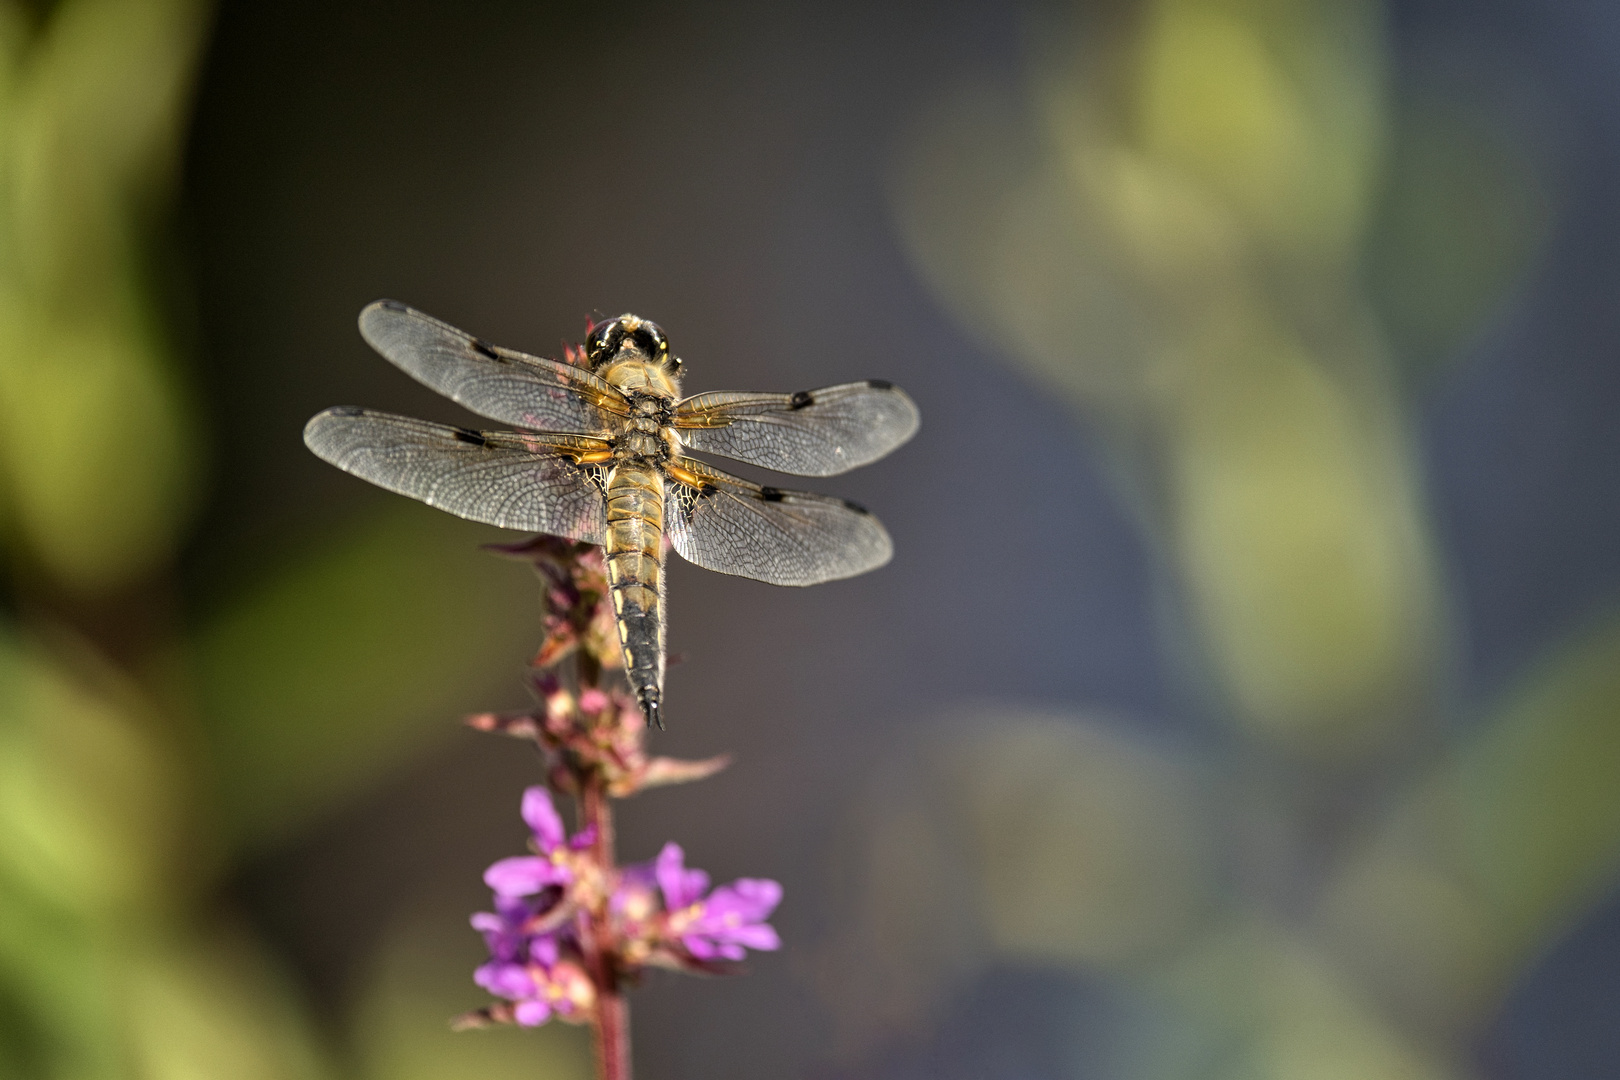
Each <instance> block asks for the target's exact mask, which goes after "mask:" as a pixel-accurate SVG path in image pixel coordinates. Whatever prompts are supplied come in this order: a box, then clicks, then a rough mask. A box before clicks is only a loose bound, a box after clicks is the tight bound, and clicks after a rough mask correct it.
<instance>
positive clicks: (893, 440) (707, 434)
mask: <svg viewBox="0 0 1620 1080" xmlns="http://www.w3.org/2000/svg"><path fill="white" fill-rule="evenodd" d="M674 426H675V432H676V434H677V435H678V436H679V437H680V440H681V442H682V443H683V444H685V445H686V446H689V447H691V448H692V449H693V450H700V451H705V452H707V453H711V454H720V455H723V456H724V457H728V458H735V459H736V460H737V461H746V462H747V463H748V464H750V465H762V466H764V467H765V468H767V469H775V470H776V471H777V472H785V473H793V474H794V475H795V476H835V475H837V474H838V473H841V472H845V471H847V470H849V469H853V468H856V467H857V466H860V465H865V464H867V463H868V462H872V461H876V460H877V459H878V458H880V457H882V456H883V455H884V454H887V453H888V452H889V451H890V450H893V449H894V448H895V447H897V446H899V445H900V444H901V443H903V442H905V441H906V440H907V439H909V438H911V437H912V436H913V435H915V434H916V433H917V406H916V405H914V404H912V401H911V399H910V398H909V397H907V396H906V392H905V391H904V390H901V389H900V388H899V387H897V386H894V385H893V384H891V383H886V382H883V381H882V380H879V379H870V380H868V381H866V382H858V383H845V384H844V385H842V386H829V387H826V388H824V389H821V390H801V391H799V392H798V393H797V394H728V393H717V394H698V395H696V396H695V397H689V398H687V399H686V400H685V401H683V402H681V403H680V404H679V405H677V406H676V407H675V421H674Z"/></svg>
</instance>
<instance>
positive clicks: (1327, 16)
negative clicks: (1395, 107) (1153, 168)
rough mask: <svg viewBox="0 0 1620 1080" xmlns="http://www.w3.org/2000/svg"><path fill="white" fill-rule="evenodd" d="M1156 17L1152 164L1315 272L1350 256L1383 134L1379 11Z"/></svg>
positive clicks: (1148, 59)
mask: <svg viewBox="0 0 1620 1080" xmlns="http://www.w3.org/2000/svg"><path fill="white" fill-rule="evenodd" d="M1148 7H1149V13H1148V15H1147V16H1146V19H1145V20H1144V29H1143V33H1142V40H1141V43H1140V48H1141V50H1142V53H1141V59H1140V62H1139V64H1138V66H1137V68H1136V78H1137V82H1136V85H1135V86H1134V87H1133V89H1134V91H1135V92H1134V94H1133V95H1132V102H1133V109H1134V113H1135V116H1134V120H1135V132H1134V134H1135V136H1136V139H1137V140H1138V141H1139V145H1140V146H1141V148H1142V149H1143V150H1144V151H1145V153H1146V154H1147V156H1148V157H1150V158H1152V159H1155V160H1157V161H1159V162H1161V163H1163V164H1165V165H1168V166H1170V167H1172V168H1174V169H1177V170H1179V171H1181V172H1183V173H1184V174H1186V175H1187V176H1188V177H1189V178H1190V179H1193V180H1194V181H1195V182H1196V183H1198V184H1200V185H1203V186H1206V187H1207V188H1209V189H1210V190H1211V191H1212V192H1213V193H1214V194H1215V195H1216V196H1217V197H1218V198H1219V199H1220V200H1221V201H1222V202H1223V203H1225V204H1227V205H1228V206H1230V207H1233V208H1234V209H1236V210H1237V212H1238V214H1239V215H1240V217H1241V219H1242V220H1243V222H1244V223H1245V225H1246V227H1248V228H1249V229H1251V230H1253V231H1254V232H1255V233H1256V234H1257V239H1258V241H1259V243H1260V244H1261V245H1268V244H1269V245H1275V246H1277V247H1279V248H1280V249H1282V250H1283V251H1286V252H1287V253H1289V254H1290V255H1303V256H1305V257H1306V258H1307V259H1309V260H1310V261H1312V262H1321V261H1338V260H1341V259H1343V258H1345V257H1346V256H1348V255H1350V254H1351V253H1352V251H1353V248H1354V245H1355V243H1356V241H1357V240H1358V238H1359V234H1360V228H1361V223H1362V218H1363V215H1364V212H1365V207H1366V204H1367V202H1368V190H1369V177H1370V174H1371V172H1372V170H1373V168H1374V167H1375V166H1376V164H1377V161H1378V150H1379V136H1380V134H1381V133H1380V127H1381V123H1382V110H1381V105H1382V78H1381V76H1382V74H1383V38H1382V26H1381V25H1380V17H1379V14H1378V11H1377V8H1376V7H1375V6H1373V5H1371V4H1360V3H1345V2H1339V0H1325V2H1296V3H1289V4H1278V5H1270V6H1269V7H1268V6H1259V7H1257V6H1256V5H1254V4H1250V3H1246V2H1242V0H1238V2H1223V0H1214V2H1212V0H1160V2H1158V3H1153V4H1150V5H1148Z"/></svg>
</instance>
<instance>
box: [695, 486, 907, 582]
mask: <svg viewBox="0 0 1620 1080" xmlns="http://www.w3.org/2000/svg"><path fill="white" fill-rule="evenodd" d="M679 469H680V471H681V472H684V473H687V474H688V475H691V476H695V477H696V478H698V479H699V480H700V481H701V484H700V485H692V484H688V483H684V482H682V481H681V480H678V479H674V478H673V477H672V478H671V480H670V482H669V487H668V495H667V496H666V505H665V508H664V529H665V532H666V535H668V536H669V540H670V543H671V544H672V545H674V547H675V550H676V551H678V552H680V554H681V557H682V558H684V559H686V560H687V561H688V562H692V563H696V564H697V565H698V566H701V567H703V568H705V569H708V570H718V571H719V572H720V573H722V574H737V575H740V576H742V577H749V578H754V579H755V580H757V581H767V582H770V583H771V584H772V585H815V584H818V583H820V582H823V581H836V580H837V579H839V578H846V577H854V576H855V575H856V574H864V573H866V571H868V570H875V569H877V568H878V567H880V566H882V565H883V564H884V563H886V562H888V561H889V557H890V556H891V555H893V554H894V545H893V543H892V542H891V541H890V540H889V534H888V533H887V532H886V531H885V530H884V528H883V526H882V524H881V523H879V521H878V519H877V518H875V517H873V516H872V515H871V514H869V513H867V512H866V511H865V510H864V509H862V508H861V507H859V506H857V505H856V504H854V503H852V502H846V501H844V500H843V499H834V498H829V497H828V496H826V495H812V494H810V493H809V492H803V491H782V490H780V489H778V488H772V487H760V486H759V485H758V484H750V483H748V482H747V481H746V480H740V479H738V478H737V477H735V476H728V475H727V474H725V473H723V472H720V471H719V470H718V469H711V468H708V467H706V466H703V465H700V464H699V463H698V462H696V461H693V460H692V459H690V458H682V459H681V460H680V464H679Z"/></svg>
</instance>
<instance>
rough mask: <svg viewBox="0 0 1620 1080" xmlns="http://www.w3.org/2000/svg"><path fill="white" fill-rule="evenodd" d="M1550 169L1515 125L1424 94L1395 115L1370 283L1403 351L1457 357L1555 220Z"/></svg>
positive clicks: (1421, 363) (1429, 360) (1369, 262)
mask: <svg viewBox="0 0 1620 1080" xmlns="http://www.w3.org/2000/svg"><path fill="white" fill-rule="evenodd" d="M1551 216H1552V209H1551V207H1550V205H1549V199H1548V195H1547V192H1546V190H1545V187H1544V184H1543V178H1542V177H1541V176H1540V175H1539V174H1538V171H1537V169H1536V164H1535V161H1534V159H1533V157H1532V156H1531V155H1530V154H1529V153H1528V152H1527V151H1526V148H1525V147H1524V146H1522V145H1517V144H1515V142H1514V140H1513V137H1512V132H1510V131H1506V130H1504V129H1502V128H1501V127H1500V126H1490V125H1487V124H1486V123H1485V122H1484V120H1483V119H1482V118H1480V117H1476V116H1471V115H1469V114H1468V113H1467V112H1466V111H1465V109H1464V108H1463V107H1462V106H1461V105H1460V104H1457V103H1452V102H1444V101H1439V100H1429V99H1425V98H1423V97H1419V98H1418V99H1417V100H1416V101H1413V102H1411V103H1409V104H1408V105H1407V106H1406V107H1405V108H1404V109H1402V110H1401V111H1400V112H1399V113H1398V114H1397V122H1396V124H1395V125H1394V139H1393V145H1392V147H1391V154H1390V170H1389V176H1388V179H1387V181H1386V184H1385V189H1384V193H1383V198H1382V200H1381V204H1380V207H1379V213H1378V216H1377V218H1376V219H1375V222H1374V226H1375V228H1374V231H1373V234H1372V236H1371V239H1370V243H1369V245H1368V252H1367V259H1366V271H1365V277H1366V280H1367V290H1368V293H1369V295H1370V296H1371V297H1372V299H1373V301H1374V302H1375V303H1376V304H1377V305H1378V311H1379V314H1380V316H1382V318H1383V321H1384V325H1385V327H1386V328H1387V330H1388V332H1389V335H1390V338H1391V340H1392V343H1393V345H1394V350H1395V353H1396V355H1397V356H1398V357H1399V358H1400V359H1401V360H1402V361H1403V362H1404V363H1407V364H1409V365H1412V366H1414V367H1416V368H1418V369H1419V370H1424V369H1428V368H1432V367H1433V366H1435V365H1437V364H1440V363H1443V362H1444V361H1446V360H1448V359H1450V358H1451V357H1452V356H1454V355H1456V354H1457V352H1458V351H1459V349H1460V348H1461V347H1462V346H1463V345H1465V344H1466V343H1467V340H1468V337H1469V335H1471V334H1473V333H1475V332H1476V331H1477V330H1478V329H1479V327H1480V326H1481V325H1482V323H1483V322H1484V321H1485V320H1486V319H1488V318H1489V317H1490V314H1491V311H1492V309H1493V305H1495V304H1496V303H1497V302H1498V301H1500V299H1501V298H1502V294H1503V293H1504V292H1505V290H1506V289H1507V288H1508V287H1509V286H1511V285H1512V283H1513V282H1514V281H1515V280H1516V279H1517V278H1518V277H1519V276H1520V275H1521V274H1522V273H1523V271H1524V269H1525V267H1526V265H1527V264H1528V263H1529V262H1530V260H1531V258H1532V256H1533V255H1534V253H1535V251H1536V249H1537V248H1538V247H1539V245H1540V242H1541V240H1542V238H1543V237H1544V236H1545V235H1546V232H1547V229H1548V227H1549V225H1550V219H1551Z"/></svg>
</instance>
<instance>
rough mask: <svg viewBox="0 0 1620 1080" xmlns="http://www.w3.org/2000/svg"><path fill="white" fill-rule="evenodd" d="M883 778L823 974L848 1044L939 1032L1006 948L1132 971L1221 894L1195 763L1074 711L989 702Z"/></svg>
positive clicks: (877, 782) (865, 821)
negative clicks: (941, 1013) (949, 1006)
mask: <svg viewBox="0 0 1620 1080" xmlns="http://www.w3.org/2000/svg"><path fill="white" fill-rule="evenodd" d="M906 760H907V763H906V764H905V765H898V766H895V767H892V768H890V769H888V770H885V771H884V772H883V773H881V774H879V775H877V776H875V777H874V778H873V781H874V782H873V788H874V794H873V796H872V797H871V798H870V799H869V800H867V801H866V802H865V803H864V804H863V805H862V806H861V809H860V813H859V817H858V819H857V820H858V824H855V825H854V826H853V830H852V832H853V835H851V836H850V837H849V838H848V840H847V841H846V844H845V845H844V849H845V850H844V855H843V858H842V861H843V863H844V864H845V866H846V867H847V872H848V873H849V874H850V877H851V880H850V892H849V895H848V896H847V898H846V899H845V901H844V902H845V903H846V904H847V905H848V906H849V908H850V910H849V911H848V912H847V913H845V915H844V917H843V918H841V919H839V920H838V922H839V924H840V925H843V926H847V927H849V928H851V929H850V930H849V931H848V932H847V933H846V934H845V935H843V936H841V937H838V938H836V939H835V940H833V941H831V942H829V943H828V944H827V945H826V947H825V948H824V950H823V952H822V954H821V956H820V958H819V961H818V969H817V972H816V979H817V985H818V988H819V989H820V990H821V992H822V995H823V998H824V1000H826V1002H827V1003H828V1005H829V1006H830V1007H831V1008H832V1010H833V1011H834V1014H835V1016H836V1017H837V1020H838V1025H839V1039H840V1043H841V1044H842V1045H841V1047H840V1049H841V1052H843V1053H845V1054H847V1055H854V1054H857V1053H859V1051H860V1049H861V1048H862V1047H863V1046H865V1045H870V1044H871V1043H872V1042H874V1041H877V1040H879V1039H882V1038H885V1037H888V1038H892V1037H895V1036H896V1035H898V1034H913V1035H914V1034H916V1033H917V1032H919V1031H922V1030H926V1028H927V1026H928V1024H929V1023H930V1022H932V1021H933V1020H934V1019H935V1018H936V1016H937V1013H938V1010H940V1009H941V1008H942V1007H943V1006H944V1005H945V1004H946V1003H947V1002H949V1001H950V1000H951V998H952V996H953V995H954V994H955V993H956V992H957V991H959V990H960V989H961V987H962V986H964V985H965V984H967V983H968V982H970V981H971V980H972V978H973V977H975V976H976V975H977V974H978V973H979V972H980V971H982V970H983V969H984V968H985V967H987V966H988V965H990V964H994V963H1001V964H1008V965H1026V966H1030V967H1036V968H1041V967H1074V966H1079V965H1085V964H1095V965H1099V966H1103V967H1109V968H1125V967H1129V966H1130V965H1133V964H1136V963H1140V962H1143V961H1144V960H1145V959H1147V958H1150V957H1156V956H1157V955H1158V954H1160V953H1162V952H1165V951H1168V950H1173V949H1175V948H1176V947H1177V946H1178V944H1179V943H1180V942H1182V941H1183V940H1185V939H1187V938H1189V936H1191V935H1194V934H1195V932H1196V930H1197V928H1198V926H1199V924H1200V921H1201V920H1202V918H1203V917H1204V916H1205V915H1206V914H1207V912H1208V907H1209V904H1210V902H1211V900H1212V894H1211V892H1210V888H1209V886H1210V884H1211V875H1210V874H1209V871H1208V868H1207V867H1206V866H1205V865H1204V857H1203V856H1202V855H1200V854H1199V848H1200V846H1201V844H1200V836H1201V832H1202V828H1201V824H1200V809H1199V803H1200V798H1199V795H1198V793H1197V791H1196V788H1195V781H1194V777H1193V776H1192V774H1191V773H1190V772H1189V771H1187V770H1186V769H1185V768H1184V767H1183V766H1181V765H1178V764H1176V763H1174V762H1172V761H1170V760H1168V759H1167V758H1165V757H1163V756H1161V755H1159V754H1157V753H1156V752H1155V751H1153V750H1152V749H1150V748H1149V747H1147V746H1146V745H1142V744H1139V743H1136V742H1134V741H1132V740H1130V739H1127V738H1125V737H1122V736H1119V735H1116V734H1113V733H1111V732H1109V731H1108V730H1106V728H1104V727H1103V726H1101V725H1098V724H1094V723H1088V722H1086V721H1083V720H1080V719H1078V718H1074V717H1060V716H1043V715H1039V714H1034V713H1009V712H1007V711H1005V710H1000V709H997V710H994V711H987V712H985V713H984V714H983V715H980V716H975V717H973V719H972V720H971V721H969V722H967V723H962V724H955V725H949V726H948V727H946V728H944V729H943V730H936V731H935V737H934V738H932V739H930V740H928V741H927V742H925V743H924V744H923V745H920V746H917V747H914V748H913V749H912V752H910V753H908V754H907V755H906Z"/></svg>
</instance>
